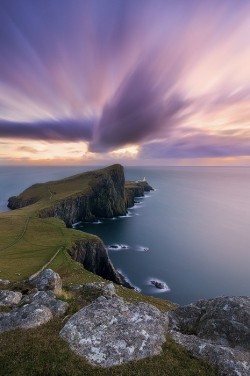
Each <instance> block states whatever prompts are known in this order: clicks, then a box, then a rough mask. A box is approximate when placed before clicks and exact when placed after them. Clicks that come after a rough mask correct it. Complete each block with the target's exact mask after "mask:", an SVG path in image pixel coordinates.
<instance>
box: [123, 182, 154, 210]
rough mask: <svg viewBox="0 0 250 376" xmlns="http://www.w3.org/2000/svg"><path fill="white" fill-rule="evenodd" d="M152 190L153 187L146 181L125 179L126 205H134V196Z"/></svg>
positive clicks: (128, 206) (139, 195)
mask: <svg viewBox="0 0 250 376" xmlns="http://www.w3.org/2000/svg"><path fill="white" fill-rule="evenodd" d="M149 191H153V188H152V187H151V186H150V185H149V184H148V182H146V181H127V182H126V184H125V200H126V207H127V208H130V207H131V206H133V205H134V202H135V197H142V196H144V192H149Z"/></svg>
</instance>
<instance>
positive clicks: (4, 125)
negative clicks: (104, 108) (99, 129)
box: [0, 119, 94, 142]
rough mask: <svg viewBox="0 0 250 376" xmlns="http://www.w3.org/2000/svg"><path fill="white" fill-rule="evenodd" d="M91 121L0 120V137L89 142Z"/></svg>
mask: <svg viewBox="0 0 250 376" xmlns="http://www.w3.org/2000/svg"><path fill="white" fill-rule="evenodd" d="M93 122H94V121H93V120H88V119H85V120H77V121H76V120H62V121H53V120H51V121H37V122H32V123H24V122H13V121H12V122H11V121H4V120H0V137H2V138H21V139H30V140H45V141H52V142H53V141H89V140H90V139H91V137H92V129H93Z"/></svg>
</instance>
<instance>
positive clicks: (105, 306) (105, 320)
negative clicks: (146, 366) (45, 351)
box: [60, 296, 168, 367]
mask: <svg viewBox="0 0 250 376" xmlns="http://www.w3.org/2000/svg"><path fill="white" fill-rule="evenodd" d="M167 323H168V320H167V317H166V315H165V316H164V315H163V314H162V313H161V312H160V311H159V310H158V309H157V308H155V307H153V306H151V305H149V304H145V303H139V304H137V305H135V304H132V303H127V302H125V301H124V300H123V299H121V298H118V297H112V298H108V299H107V298H105V297H103V296H101V297H99V298H98V299H97V300H95V301H94V302H93V303H92V304H90V305H89V306H87V307H84V308H83V309H81V310H80V311H79V312H77V313H76V314H75V315H73V316H72V317H71V318H70V320H69V321H68V322H67V323H66V325H65V326H64V328H63V329H62V330H61V332H60V335H61V336H62V337H63V338H65V339H66V340H67V341H68V342H69V344H70V347H71V349H72V350H73V351H74V352H76V353H77V354H78V355H80V356H83V357H85V358H86V359H87V360H88V361H89V362H90V363H92V364H94V365H99V366H101V367H112V366H114V365H118V364H122V363H126V362H129V361H131V360H137V359H142V358H146V357H150V356H153V355H158V354H160V352H161V350H162V349H161V346H162V344H163V343H164V342H165V333H166V330H167Z"/></svg>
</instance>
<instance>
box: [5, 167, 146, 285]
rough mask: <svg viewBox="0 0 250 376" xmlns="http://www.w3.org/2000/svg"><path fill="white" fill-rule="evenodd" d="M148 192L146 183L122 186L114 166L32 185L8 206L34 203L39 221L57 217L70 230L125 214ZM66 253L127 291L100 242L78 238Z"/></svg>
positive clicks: (120, 170) (121, 176)
mask: <svg viewBox="0 0 250 376" xmlns="http://www.w3.org/2000/svg"><path fill="white" fill-rule="evenodd" d="M149 190H152V187H150V186H149V185H148V183H147V182H146V181H138V182H129V183H128V184H126V186H125V177H124V169H123V167H122V166H121V165H119V164H116V165H112V166H109V167H107V168H104V169H101V170H97V171H93V172H87V173H84V174H79V175H75V176H73V177H70V178H66V179H62V180H59V181H52V182H48V183H44V184H35V185H33V186H32V187H30V188H28V189H26V190H25V191H24V192H23V193H21V194H20V195H19V196H15V197H11V198H10V199H9V202H8V206H9V208H10V209H18V208H22V207H25V206H28V205H31V204H36V203H37V205H35V207H34V210H36V213H37V215H38V216H39V217H40V218H47V217H56V218H60V219H61V220H63V221H64V222H65V224H66V226H67V227H72V225H73V224H74V223H76V222H80V221H82V222H86V221H94V220H95V219H96V218H112V217H115V216H120V215H126V213H127V208H128V207H131V206H133V205H134V198H135V197H136V196H143V195H144V191H149ZM70 254H71V256H72V258H73V259H74V260H76V261H79V262H80V263H81V264H83V266H84V267H85V268H86V269H87V270H89V271H91V272H93V273H95V274H97V275H100V276H101V277H103V278H106V279H109V280H111V281H113V282H115V283H118V284H122V285H124V286H126V287H130V288H131V285H130V284H129V283H127V282H126V281H125V279H124V278H123V277H122V276H121V275H120V274H119V273H118V272H117V271H116V270H115V268H114V267H113V265H112V263H111V261H110V259H109V257H108V254H107V251H106V249H105V247H104V245H103V243H102V241H101V240H100V239H98V238H96V240H95V241H93V239H92V238H90V239H89V240H88V241H86V240H82V239H80V240H79V241H78V242H76V243H74V244H73V246H72V248H71V249H70Z"/></svg>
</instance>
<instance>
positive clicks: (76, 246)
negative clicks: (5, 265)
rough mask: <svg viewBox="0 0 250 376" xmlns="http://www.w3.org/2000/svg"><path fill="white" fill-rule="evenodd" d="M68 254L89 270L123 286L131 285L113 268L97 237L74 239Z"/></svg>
mask: <svg viewBox="0 0 250 376" xmlns="http://www.w3.org/2000/svg"><path fill="white" fill-rule="evenodd" d="M69 254H70V255H71V257H72V258H73V260H75V261H78V262H80V263H81V264H82V265H83V266H84V267H85V269H87V270H89V271H90V272H92V273H95V274H97V275H99V276H101V277H103V278H105V279H108V280H110V281H113V282H115V283H117V284H120V285H123V286H125V287H129V288H131V287H132V286H131V285H130V284H129V283H127V282H126V281H125V280H124V278H123V277H122V276H121V275H120V274H119V273H118V272H117V271H116V270H115V268H114V266H113V264H112V262H111V260H110V258H109V256H108V253H107V250H106V248H105V247H104V244H103V242H102V241H101V239H99V238H98V237H95V239H81V240H78V241H76V242H75V243H73V245H72V246H71V248H70V250H69Z"/></svg>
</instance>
